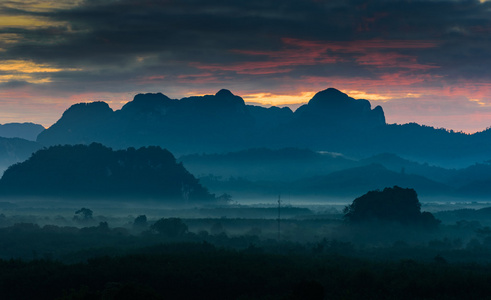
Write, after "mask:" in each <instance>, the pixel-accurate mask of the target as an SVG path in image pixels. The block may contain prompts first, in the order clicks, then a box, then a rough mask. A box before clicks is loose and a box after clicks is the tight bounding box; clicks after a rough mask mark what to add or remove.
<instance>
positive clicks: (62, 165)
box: [0, 143, 214, 204]
mask: <svg viewBox="0 0 491 300" xmlns="http://www.w3.org/2000/svg"><path fill="white" fill-rule="evenodd" d="M0 196H8V197H11V196H18V197H24V196H46V197H60V198H64V199H65V198H95V199H111V198H117V199H125V198H127V199H132V200H139V199H154V200H162V201H167V202H177V203H181V204H184V203H186V202H194V203H196V202H202V201H212V200H213V199H214V198H213V197H212V195H210V194H209V193H208V191H207V190H206V189H205V188H204V187H203V186H201V185H200V184H199V183H198V180H197V179H196V178H195V177H194V176H193V175H191V174H190V173H189V172H188V171H187V170H186V169H185V168H184V167H183V166H182V165H181V164H179V163H177V162H176V160H175V158H174V156H173V155H172V154H171V153H170V152H169V151H167V150H163V149H161V148H160V147H145V148H140V149H134V148H129V149H127V150H118V151H113V150H112V149H111V148H108V147H105V146H103V145H101V144H96V143H93V144H91V145H89V146H87V145H74V146H70V145H65V146H54V147H50V148H48V149H42V150H39V151H37V152H36V153H34V154H33V155H32V156H31V157H30V158H29V159H28V160H26V161H24V162H22V163H18V164H15V165H13V166H11V167H9V168H8V169H7V170H6V171H5V173H4V175H3V177H2V178H1V180H0Z"/></svg>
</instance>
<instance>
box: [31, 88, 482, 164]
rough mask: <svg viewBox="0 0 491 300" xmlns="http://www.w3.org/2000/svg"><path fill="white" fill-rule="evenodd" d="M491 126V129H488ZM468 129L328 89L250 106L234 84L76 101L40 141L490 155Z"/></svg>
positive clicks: (453, 160)
mask: <svg viewBox="0 0 491 300" xmlns="http://www.w3.org/2000/svg"><path fill="white" fill-rule="evenodd" d="M488 131H489V130H488ZM488 131H485V132H482V133H478V134H473V135H468V134H464V133H460V132H453V131H448V130H445V129H435V128H433V127H429V126H423V125H418V124H415V123H410V124H404V125H397V124H386V121H385V115H384V112H383V109H382V108H381V107H380V106H376V107H375V108H373V109H372V108H371V105H370V102H369V101H367V100H363V99H359V100H356V99H353V98H351V97H349V96H348V95H346V94H344V93H342V92H340V91H338V90H336V89H334V88H328V89H326V90H324V91H321V92H318V93H317V94H316V95H315V96H314V97H313V98H312V99H311V100H310V101H309V102H308V103H307V104H305V105H303V106H301V107H299V108H298V109H297V110H296V111H295V112H292V111H291V110H290V109H289V108H278V107H271V108H264V107H258V106H252V105H246V104H245V102H244V100H243V99H242V98H241V97H239V96H237V95H234V94H233V93H232V92H230V91H229V90H225V89H223V90H220V91H218V92H217V93H216V94H215V95H205V96H193V97H187V98H183V99H180V100H176V99H170V98H168V97H167V96H165V95H163V94H161V93H157V94H139V95H136V96H135V98H134V99H133V101H131V102H128V103H127V104H126V105H124V106H123V107H122V108H121V109H120V110H116V111H113V110H112V109H111V108H109V106H108V105H107V104H106V103H103V102H94V103H88V104H87V103H85V104H76V105H73V106H72V107H70V108H69V109H68V110H67V111H66V112H65V113H64V114H63V115H62V117H61V118H60V119H59V120H58V121H57V122H56V123H55V124H54V125H53V126H51V127H50V128H48V129H47V130H45V131H43V132H41V133H40V134H39V136H38V138H37V141H38V142H39V143H41V144H42V145H45V146H51V145H59V144H61V145H63V144H79V143H82V144H90V143H92V142H99V143H103V144H105V145H107V146H110V147H113V148H115V149H124V148H127V147H142V146H150V145H156V146H161V147H164V148H167V149H169V150H170V151H172V153H175V154H176V155H184V154H192V153H220V152H227V151H238V150H243V149H248V148H260V147H267V148H288V147H300V148H308V149H312V150H315V151H329V152H338V153H343V154H346V155H349V156H353V157H356V158H363V157H368V156H372V155H376V154H379V153H384V152H390V153H394V154H397V155H399V156H403V157H406V158H409V159H412V160H418V161H427V162H431V163H435V164H443V165H446V166H453V167H462V166H466V165H469V164H471V163H474V162H476V161H483V160H487V159H489V153H490V150H491V139H490V138H489V136H490V135H491V133H488Z"/></svg>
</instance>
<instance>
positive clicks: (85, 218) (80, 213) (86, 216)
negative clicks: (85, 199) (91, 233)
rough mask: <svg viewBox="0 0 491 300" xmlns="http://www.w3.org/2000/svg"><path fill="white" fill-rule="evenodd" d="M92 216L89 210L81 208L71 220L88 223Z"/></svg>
mask: <svg viewBox="0 0 491 300" xmlns="http://www.w3.org/2000/svg"><path fill="white" fill-rule="evenodd" d="M92 214H93V212H92V210H91V209H88V208H85V207H82V208H81V209H79V210H77V211H76V212H75V216H74V217H73V219H74V220H79V221H89V220H92ZM80 216H81V217H80Z"/></svg>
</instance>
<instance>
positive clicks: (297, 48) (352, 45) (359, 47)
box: [190, 38, 437, 75]
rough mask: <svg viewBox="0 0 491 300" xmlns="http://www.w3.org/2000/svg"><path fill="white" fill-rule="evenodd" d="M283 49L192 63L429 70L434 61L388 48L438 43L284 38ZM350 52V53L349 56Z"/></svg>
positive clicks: (250, 71) (211, 67)
mask: <svg viewBox="0 0 491 300" xmlns="http://www.w3.org/2000/svg"><path fill="white" fill-rule="evenodd" d="M282 42H283V49H281V50H277V51H252V50H238V49H235V50H232V52H233V53H237V54H241V55H244V56H246V57H254V58H253V59H251V60H250V61H245V62H238V63H232V64H202V63H198V62H193V63H190V65H191V66H193V67H195V68H198V69H202V70H207V71H210V72H216V71H229V72H235V73H237V74H246V75H264V74H276V73H278V74H279V73H288V72H291V71H292V70H293V69H294V68H295V67H296V66H313V65H322V64H333V63H337V62H353V63H356V64H359V65H362V66H374V67H376V68H400V69H411V70H428V69H431V68H435V67H436V66H432V65H423V64H420V63H418V62H417V57H414V56H409V55H403V54H399V53H396V52H394V51H392V52H389V53H387V52H386V51H387V49H394V50H395V49H420V48H431V47H436V46H437V43H436V42H433V41H421V40H412V41H405V40H381V39H374V40H362V41H348V42H322V41H306V40H299V39H292V38H283V39H282ZM347 55H348V57H346V56H347Z"/></svg>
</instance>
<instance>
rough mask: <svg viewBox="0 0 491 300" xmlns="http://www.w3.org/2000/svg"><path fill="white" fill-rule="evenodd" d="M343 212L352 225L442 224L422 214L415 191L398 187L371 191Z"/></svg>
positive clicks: (429, 214) (427, 225) (426, 225)
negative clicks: (391, 223) (365, 223)
mask: <svg viewBox="0 0 491 300" xmlns="http://www.w3.org/2000/svg"><path fill="white" fill-rule="evenodd" d="M343 212H344V214H345V215H344V218H345V220H347V221H348V222H350V223H359V222H364V221H371V220H381V221H393V222H398V223H401V224H405V225H416V224H417V225H422V226H424V227H436V226H437V225H438V223H439V222H440V221H438V220H436V219H435V217H434V216H433V215H432V214H431V213H429V212H423V213H421V203H420V202H419V200H418V195H417V194H416V191H415V190H414V189H409V188H400V187H398V186H394V187H393V188H385V189H384V190H383V191H378V190H377V191H370V192H368V193H366V194H365V195H363V196H361V197H358V198H356V199H355V200H353V203H352V204H350V205H348V206H346V207H345V208H344V210H343Z"/></svg>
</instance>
